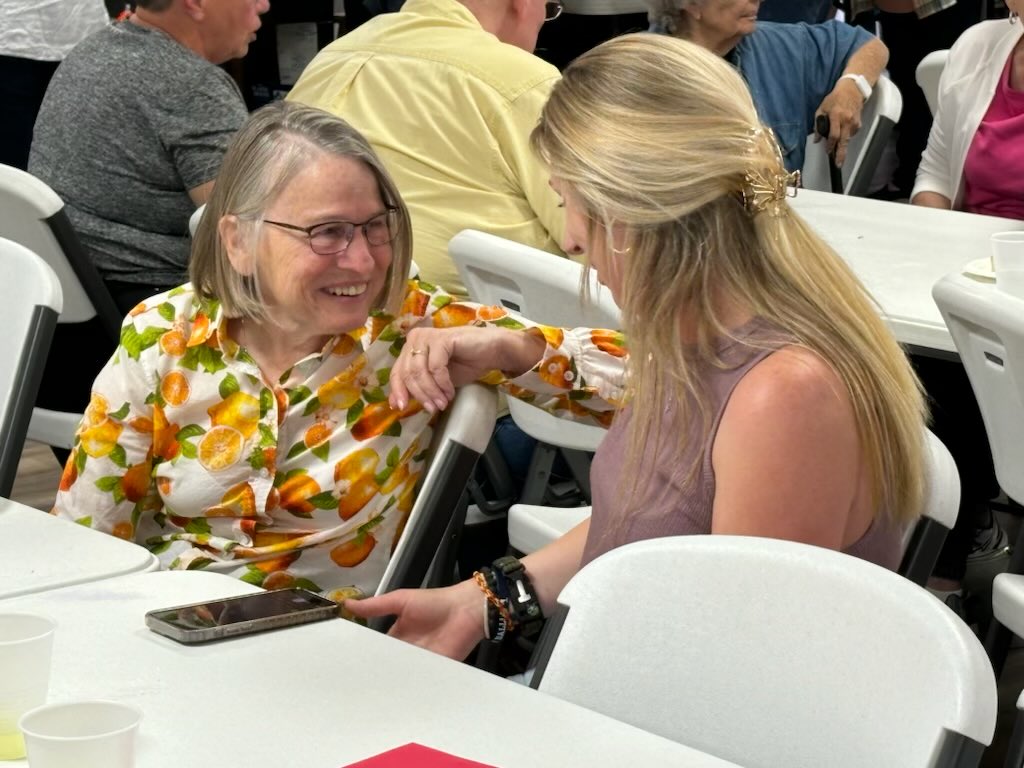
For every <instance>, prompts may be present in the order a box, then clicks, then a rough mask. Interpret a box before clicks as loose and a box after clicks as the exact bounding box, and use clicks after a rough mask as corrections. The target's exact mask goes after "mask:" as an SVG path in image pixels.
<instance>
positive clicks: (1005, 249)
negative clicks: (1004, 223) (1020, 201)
mask: <svg viewBox="0 0 1024 768" xmlns="http://www.w3.org/2000/svg"><path fill="white" fill-rule="evenodd" d="M992 270H993V271H994V272H995V273H996V288H998V289H999V290H1000V291H1003V292H1004V293H1011V294H1013V295H1014V296H1019V297H1021V298H1024V232H996V233H995V234H994V235H992Z"/></svg>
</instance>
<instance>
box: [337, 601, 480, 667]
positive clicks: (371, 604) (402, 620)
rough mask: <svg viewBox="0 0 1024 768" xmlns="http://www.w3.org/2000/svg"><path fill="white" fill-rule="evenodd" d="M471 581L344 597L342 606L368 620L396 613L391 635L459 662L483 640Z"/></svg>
mask: <svg viewBox="0 0 1024 768" xmlns="http://www.w3.org/2000/svg"><path fill="white" fill-rule="evenodd" d="M485 600H486V598H485V597H484V595H483V593H482V592H481V591H480V589H479V588H478V587H477V585H476V584H475V583H474V582H473V581H464V582H462V583H461V584H456V585H455V586H452V587H445V588H443V589H399V590H396V591H394V592H389V593H387V594H386V595H381V596H380V597H368V598H366V599H364V600H346V601H345V609H346V610H348V611H351V612H352V613H353V614H354V615H356V616H358V617H360V618H364V619H369V618H373V617H377V616H397V617H398V620H397V621H396V622H395V623H394V625H393V626H392V627H391V630H390V631H389V632H388V634H389V635H391V636H392V637H397V638H398V639H399V640H404V641H406V642H407V643H412V644H413V645H418V646H420V647H421V648H426V649H428V650H431V651H434V653H440V654H442V655H444V656H448V657H449V658H452V659H456V660H457V661H462V660H463V659H465V658H466V656H468V655H469V653H470V651H472V650H473V648H474V647H476V644H477V643H479V642H480V641H481V640H483V639H484V601H485Z"/></svg>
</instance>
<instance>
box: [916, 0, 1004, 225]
mask: <svg viewBox="0 0 1024 768" xmlns="http://www.w3.org/2000/svg"><path fill="white" fill-rule="evenodd" d="M1006 4H1007V6H1008V7H1009V8H1010V23H1009V24H1008V23H1007V22H1006V21H1005V20H994V21H985V22H982V23H981V24H977V25H975V26H973V27H971V28H970V29H968V30H967V31H966V32H964V34H963V35H962V36H961V37H960V39H959V40H957V42H956V44H955V45H954V46H953V48H952V49H950V52H949V59H948V61H947V62H946V68H945V69H944V70H943V72H942V79H941V81H940V83H939V106H938V110H937V112H936V114H935V121H934V123H933V124H932V131H931V134H930V136H929V137H928V147H927V148H926V149H925V151H924V154H923V156H922V157H921V165H920V167H919V169H918V172H917V182H916V183H915V185H914V191H913V193H912V194H911V202H912V203H913V204H914V205H926V206H929V207H932V208H947V209H948V208H952V209H954V210H962V211H969V212H971V213H982V214H987V215H990V216H1003V217H1007V218H1014V219H1024V186H1022V185H1021V184H1020V179H1022V178H1024V142H1022V141H1021V139H1024V28H1022V25H1021V24H1018V23H1017V19H1018V17H1019V14H1020V13H1021V12H1022V11H1024V0H1006Z"/></svg>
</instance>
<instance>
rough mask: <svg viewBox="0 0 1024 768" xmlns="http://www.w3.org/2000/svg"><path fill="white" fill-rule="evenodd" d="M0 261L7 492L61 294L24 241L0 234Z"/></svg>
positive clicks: (2, 467)
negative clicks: (0, 268) (0, 274)
mask: <svg viewBox="0 0 1024 768" xmlns="http://www.w3.org/2000/svg"><path fill="white" fill-rule="evenodd" d="M0 264H3V265H4V272H5V273H6V277H5V279H4V280H2V281H0V318H2V321H3V329H4V332H3V333H2V334H0V435H2V439H0V496H4V497H7V496H10V495H11V488H12V487H13V486H14V477H15V475H16V474H17V472H18V461H19V459H20V458H21V451H22V448H23V447H24V444H25V434H26V432H27V431H28V423H29V419H30V418H31V416H32V405H33V403H35V400H36V391H37V390H38V389H39V382H40V381H41V380H42V377H43V367H44V366H45V365H46V355H47V353H48V352H49V350H50V339H51V337H52V336H53V329H54V327H55V326H56V325H57V317H58V315H60V311H61V307H62V306H63V297H62V295H61V290H60V282H59V281H58V280H57V275H56V274H55V273H54V271H53V269H51V268H50V267H49V266H48V265H47V264H46V262H45V261H43V260H42V259H41V258H40V257H39V256H37V255H36V254H35V253H33V252H32V251H30V250H29V249H28V248H26V247H25V246H23V245H20V244H18V243H15V242H13V241H11V240H7V239H5V238H2V237H0Z"/></svg>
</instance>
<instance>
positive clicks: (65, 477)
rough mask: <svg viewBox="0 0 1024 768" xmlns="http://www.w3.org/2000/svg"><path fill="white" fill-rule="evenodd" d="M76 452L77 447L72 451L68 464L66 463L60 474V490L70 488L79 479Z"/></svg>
mask: <svg viewBox="0 0 1024 768" xmlns="http://www.w3.org/2000/svg"><path fill="white" fill-rule="evenodd" d="M76 453H77V449H76V450H73V451H71V456H70V457H69V458H68V462H67V464H65V465H64V471H63V472H62V473H61V476H60V486H59V490H61V491H66V490H68V489H69V488H70V487H71V486H72V485H74V484H75V481H76V480H77V479H78V467H77V466H75V454H76Z"/></svg>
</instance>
